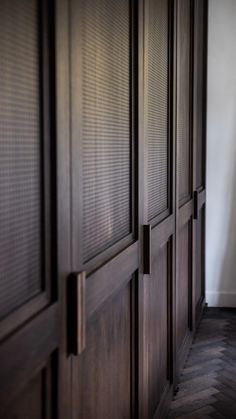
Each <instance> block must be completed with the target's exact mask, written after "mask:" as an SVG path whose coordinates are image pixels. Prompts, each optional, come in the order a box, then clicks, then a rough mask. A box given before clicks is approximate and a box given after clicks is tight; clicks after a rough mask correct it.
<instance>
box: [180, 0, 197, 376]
mask: <svg viewBox="0 0 236 419" xmlns="http://www.w3.org/2000/svg"><path fill="white" fill-rule="evenodd" d="M192 16H193V3H192V1H189V0H178V1H177V2H176V38H177V42H176V147H177V161H176V361H177V373H178V372H179V371H180V368H181V367H182V365H183V362H184V360H185V356H186V354H187V351H188V349H189V344H190V341H191V329H192V244H193V242H192V223H193V215H194V213H193V211H194V202H193V188H192V172H193V142H192V122H191V121H192V88H191V85H192V58H191V54H192Z"/></svg>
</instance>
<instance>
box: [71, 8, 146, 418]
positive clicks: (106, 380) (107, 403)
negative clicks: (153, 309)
mask: <svg viewBox="0 0 236 419" xmlns="http://www.w3.org/2000/svg"><path fill="white" fill-rule="evenodd" d="M70 7H71V9H70V19H71V21H70V26H71V34H70V36H71V37H70V44H71V47H70V50H71V59H70V63H71V64H70V67H71V104H72V108H71V109H72V148H71V162H72V167H71V179H72V223H71V227H72V270H73V275H72V276H71V281H72V282H71V290H72V292H71V293H70V292H69V301H68V305H69V306H70V305H71V304H72V302H73V301H74V300H75V298H74V297H75V295H76V296H77V301H74V303H75V304H74V305H75V310H72V313H71V324H72V325H73V327H71V338H72V339H71V354H72V355H71V356H72V417H73V419H75V418H76V419H94V418H96V419H104V418H113V419H121V418H124V419H125V418H131V417H137V414H136V406H135V402H136V401H137V397H136V385H135V380H136V372H137V369H136V368H134V366H135V365H136V359H137V345H136V344H135V342H136V339H137V332H136V331H137V305H136V301H137V269H138V264H139V249H138V241H137V234H136V230H137V228H136V227H137V226H136V221H137V220H136V217H135V216H136V212H137V206H136V201H137V199H136V194H135V192H136V184H135V182H136V180H135V178H134V174H135V173H136V169H137V167H136V154H137V147H136V144H137V135H136V134H137V133H136V127H135V120H136V109H137V105H136V92H135V89H136V72H137V68H136V61H135V60H136V56H137V51H136V43H137V34H136V33H135V25H134V20H135V14H136V2H133V1H129V0H120V1H117V0H72V1H71V2H70ZM69 281H70V279H69ZM69 288H70V287H69ZM73 290H74V291H73ZM70 298H71V300H70ZM76 307H77V310H76Z"/></svg>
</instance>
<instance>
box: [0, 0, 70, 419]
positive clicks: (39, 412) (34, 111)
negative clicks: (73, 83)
mask: <svg viewBox="0 0 236 419" xmlns="http://www.w3.org/2000/svg"><path fill="white" fill-rule="evenodd" d="M60 5H62V2H60ZM59 9H60V7H59V2H58V3H57V2H55V5H53V4H52V2H47V1H45V2H44V1H43V2H38V1H35V2H29V1H27V0H25V1H23V2H19V1H17V0H14V1H13V2H11V3H8V2H5V1H4V2H3V3H2V4H1V12H0V15H1V17H0V19H1V29H2V30H3V31H4V33H3V34H1V35H2V41H1V48H3V49H4V51H3V50H2V54H1V77H3V78H5V81H4V83H3V85H1V87H0V89H1V95H0V96H1V99H2V101H1V111H2V113H3V114H4V119H3V120H2V121H1V123H0V125H1V126H0V136H1V138H3V136H4V138H5V140H6V141H7V147H8V150H9V153H10V154H9V158H8V159H7V158H6V155H5V154H4V153H1V156H2V157H4V165H3V164H1V170H2V169H3V170H4V182H5V181H6V182H7V185H6V186H7V187H6V191H5V193H7V194H8V196H10V195H11V194H12V193H13V195H14V202H13V200H12V199H7V198H6V194H3V193H1V198H2V204H3V205H5V209H6V207H7V206H8V207H9V208H8V210H7V217H8V221H7V224H6V225H5V226H6V227H7V229H8V239H7V240H8V244H6V243H5V244H6V246H5V250H6V251H7V248H8V246H9V243H10V247H11V249H10V251H9V252H8V257H6V255H5V256H4V264H2V263H1V269H4V270H5V272H8V273H7V279H8V291H7V292H8V297H9V298H6V294H5V297H4V298H5V303H4V304H5V308H6V309H5V308H4V313H5V314H4V318H1V321H0V330H1V332H0V340H1V342H0V353H1V363H0V377H1V378H0V381H1V389H0V406H1V408H0V417H1V418H9V419H12V418H13V417H17V418H33V417H34V418H39V417H40V418H46V419H49V418H50V419H51V418H55V417H58V394H57V388H58V383H57V378H59V368H58V364H59V360H58V351H59V346H60V339H61V330H62V323H61V322H59V319H60V318H61V317H65V312H63V310H62V307H61V301H60V295H61V293H60V290H59V286H58V279H57V274H59V275H61V272H62V271H61V265H60V263H61V262H60V263H59V264H57V250H59V251H61V252H64V246H65V244H66V240H65V241H64V239H65V237H63V241H60V242H57V221H58V230H61V229H63V228H64V231H65V227H64V226H65V223H66V218H64V219H63V223H61V221H62V220H61V219H60V217H59V218H57V209H59V208H60V211H61V210H62V207H63V206H62V207H61V206H60V205H59V206H58V208H56V205H55V204H56V202H57V194H56V182H55V180H56V178H57V172H56V164H55V162H56V159H57V155H56V144H55V141H56V136H55V133H56V126H55V114H56V106H57V107H58V108H59V107H60V100H61V96H60V94H58V95H57V104H55V83H56V78H55V44H56V43H57V42H58V38H57V35H58V32H57V30H56V27H55V21H56V19H58V18H59V17H60V18H61V15H60V13H61V10H59ZM64 25H65V24H64ZM61 30H62V33H63V29H62V28H61ZM4 40H5V41H7V42H8V46H7V47H6V48H5V46H6V45H5V41H4ZM10 44H11V45H10ZM4 45H5V46H4ZM64 52H65V51H64ZM60 69H61V63H60V64H59V62H58V63H57V71H58V72H59V71H60ZM4 89H5V90H4ZM6 89H7V90H8V93H9V100H10V102H11V104H10V102H9V103H8V102H7V101H6V100H5V99H6V97H5V96H4V95H3V94H2V93H3V90H4V91H6ZM8 113H9V115H8V116H7V114H8ZM62 119H63V118H61V120H62ZM6 122H7V123H8V130H7V131H8V134H7V136H6V135H5V134H4V132H5V131H4V124H6ZM59 125H60V124H58V126H59ZM62 132H63V130H62ZM64 132H65V131H64ZM67 138H68V137H67ZM63 141H65V137H64V138H63ZM59 143H60V141H59V136H58V137H57V147H58V148H59V147H60V146H59ZM14 144H15V145H14ZM6 150H7V149H6ZM64 157H65V155H64ZM62 167H63V164H62ZM0 183H1V187H3V186H4V184H3V177H2V176H1V181H0ZM61 186H62V185H60V187H61ZM9 194H10V195H9ZM2 208H3V206H2ZM5 215H6V214H5ZM0 218H1V220H0V223H1V225H3V224H2V223H4V217H3V214H2V213H1V214H0ZM59 219H60V221H59ZM9 226H10V227H9ZM9 228H10V229H12V232H14V235H13V234H12V233H11V234H10V230H9ZM65 236H66V235H65ZM3 239H4V236H3V235H2V234H1V249H3V248H2V245H4V241H3ZM4 240H5V239H4ZM1 257H3V253H2V252H1ZM9 257H10V258H11V260H9ZM13 278H15V279H14V280H13ZM1 283H2V281H1ZM36 283H37V286H36V288H35V284H36ZM26 284H27V286H26V288H25V285H26ZM19 292H20V294H19ZM1 295H3V293H1ZM13 299H14V301H15V302H14V303H13ZM1 308H3V305H1ZM60 374H61V372H60ZM60 377H61V375H60ZM64 378H65V375H64V376H63V380H64ZM59 383H61V380H59ZM59 385H61V384H59ZM64 417H65V416H64Z"/></svg>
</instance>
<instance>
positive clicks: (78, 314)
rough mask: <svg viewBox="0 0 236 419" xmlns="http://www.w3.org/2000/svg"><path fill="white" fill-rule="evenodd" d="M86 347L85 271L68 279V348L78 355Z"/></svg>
mask: <svg viewBox="0 0 236 419" xmlns="http://www.w3.org/2000/svg"><path fill="white" fill-rule="evenodd" d="M85 347H86V273H85V272H80V273H75V274H73V275H71V276H70V278H69V279H68V350H69V352H72V353H73V354H74V355H80V354H81V353H82V352H83V350H84V349H85Z"/></svg>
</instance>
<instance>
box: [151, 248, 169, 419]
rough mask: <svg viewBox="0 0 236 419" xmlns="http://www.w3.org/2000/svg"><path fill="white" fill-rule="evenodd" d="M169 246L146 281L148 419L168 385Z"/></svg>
mask: <svg viewBox="0 0 236 419" xmlns="http://www.w3.org/2000/svg"><path fill="white" fill-rule="evenodd" d="M168 254H169V244H165V245H164V246H163V247H162V248H160V250H159V252H158V254H157V255H156V258H155V261H153V263H152V274H151V275H150V276H149V277H148V279H147V281H148V283H147V284H146V285H147V305H146V313H145V317H146V328H147V335H146V339H147V342H146V345H147V355H146V356H147V362H148V418H152V417H153V415H154V413H155V411H156V410H157V408H158V405H159V403H160V400H161V397H162V395H163V394H164V391H165V390H166V387H167V386H168V368H169V367H170V365H169V362H170V359H169V355H168V351H169V348H168V340H169V338H170V329H169V325H168V303H169V299H168V287H169V283H168V281H169V269H170V266H171V265H170V264H171V260H170V258H169V257H168Z"/></svg>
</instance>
